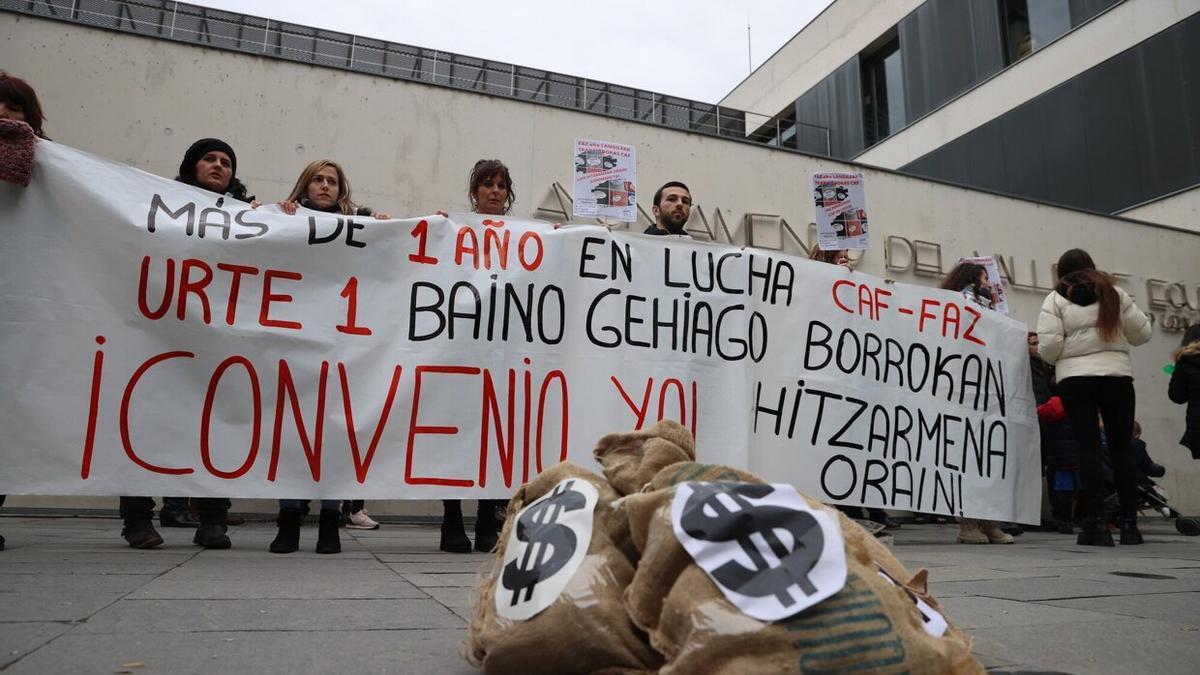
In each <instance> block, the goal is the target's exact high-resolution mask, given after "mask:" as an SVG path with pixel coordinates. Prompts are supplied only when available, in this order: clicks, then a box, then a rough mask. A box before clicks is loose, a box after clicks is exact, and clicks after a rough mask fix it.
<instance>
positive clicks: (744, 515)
mask: <svg viewBox="0 0 1200 675" xmlns="http://www.w3.org/2000/svg"><path fill="white" fill-rule="evenodd" d="M671 524H672V526H673V528H674V530H675V536H676V537H677V538H678V539H679V543H681V544H683V547H684V548H685V549H687V552H688V553H690V554H691V556H692V559H693V560H695V561H696V564H697V565H699V566H700V567H701V569H703V570H704V571H705V572H706V573H707V574H708V576H709V578H710V579H712V580H713V583H715V584H716V585H717V587H718V588H720V589H721V592H722V593H723V594H724V595H725V598H726V599H727V600H729V602H731V603H733V604H734V606H736V607H737V608H738V609H740V610H742V611H743V612H744V613H746V614H747V615H749V616H751V617H754V618H755V619H759V620H762V621H779V620H780V619H786V618H788V617H790V616H793V615H795V614H797V613H799V612H800V611H802V610H804V609H806V608H808V607H811V606H813V605H815V604H817V603H818V602H821V601H822V600H824V599H825V598H828V597H829V596H831V595H833V594H834V593H837V592H838V591H840V590H841V589H842V587H843V586H845V585H846V553H845V547H844V544H843V542H842V531H841V528H840V527H839V526H838V524H837V521H836V520H834V519H833V518H831V517H830V516H829V515H828V514H826V513H823V512H821V511H817V510H814V509H812V508H810V507H809V506H808V503H807V502H806V501H804V498H803V497H801V496H800V495H799V493H797V492H796V489H795V488H794V487H792V486H790V485H761V484H755V483H681V484H680V485H679V486H678V487H677V488H676V489H675V499H674V501H672V502H671Z"/></svg>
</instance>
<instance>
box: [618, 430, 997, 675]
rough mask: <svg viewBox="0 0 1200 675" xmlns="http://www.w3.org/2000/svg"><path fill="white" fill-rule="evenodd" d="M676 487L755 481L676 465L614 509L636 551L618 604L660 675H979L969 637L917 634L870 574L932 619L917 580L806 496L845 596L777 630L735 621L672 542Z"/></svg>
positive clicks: (901, 602)
mask: <svg viewBox="0 0 1200 675" xmlns="http://www.w3.org/2000/svg"><path fill="white" fill-rule="evenodd" d="M629 454H632V453H629ZM685 481H705V482H717V481H742V482H753V483H762V482H763V481H762V480H761V479H759V478H757V477H755V476H753V475H752V474H749V473H746V472H743V471H739V470H737V469H732V468H729V467H723V466H710V465H703V464H696V463H692V462H686V463H680V464H675V465H672V466H668V467H665V468H664V469H662V470H661V471H660V472H659V473H658V474H657V475H656V476H655V477H654V479H653V480H652V481H650V483H649V484H648V485H646V486H645V488H644V491H643V492H642V493H639V494H635V495H631V496H629V497H626V498H625V499H623V500H622V502H623V506H624V508H625V510H626V512H627V513H628V517H629V521H630V531H631V534H632V536H633V542H634V544H635V546H637V548H638V550H639V551H640V552H641V560H640V562H639V564H638V568H637V572H636V573H635V574H634V578H633V581H632V582H631V583H630V584H629V587H628V588H627V589H626V591H625V604H626V608H627V611H628V613H629V616H630V618H631V619H632V620H633V622H634V624H636V625H637V626H639V627H640V628H642V629H643V630H645V631H646V632H647V633H648V634H649V637H650V643H651V645H652V646H654V648H655V649H656V650H658V651H659V652H661V653H662V654H663V656H664V658H665V659H666V664H665V665H664V666H663V668H662V670H661V671H660V672H661V673H688V674H691V673H789V672H796V673H800V672H804V673H811V672H844V671H849V670H857V671H860V672H878V673H892V672H897V673H898V672H909V673H978V672H982V668H981V667H980V666H979V664H978V662H977V661H975V659H974V658H973V657H972V656H971V643H970V639H969V638H967V637H966V636H965V635H964V634H963V633H962V632H961V631H959V630H958V629H956V628H954V627H953V625H951V626H950V627H949V628H948V630H947V631H946V633H945V635H943V636H942V637H934V636H932V635H930V634H928V633H927V632H925V630H924V629H923V627H922V620H921V614H920V612H919V611H918V609H917V607H916V605H915V604H914V602H913V600H912V599H911V598H910V597H909V596H908V594H907V593H906V592H905V591H904V590H902V589H901V588H900V587H898V586H896V585H893V584H892V583H890V582H889V581H887V580H886V579H884V578H883V577H882V576H880V574H879V571H880V570H883V571H884V572H886V573H887V574H888V575H889V576H890V577H891V578H892V579H895V580H898V581H899V583H901V584H904V585H905V586H906V587H907V588H908V590H909V591H910V592H912V593H913V594H914V595H917V596H919V597H921V598H922V599H923V600H924V601H925V602H926V603H928V605H929V606H930V607H932V608H933V609H934V610H937V611H939V612H940V611H941V609H940V607H939V606H938V604H937V601H936V600H934V599H933V598H932V597H930V596H929V595H928V593H927V591H926V589H925V579H926V574H925V572H924V571H923V570H922V572H920V573H918V575H917V576H915V577H910V575H909V574H908V572H907V571H906V570H905V569H904V566H903V565H902V564H901V563H900V562H899V561H898V560H896V558H895V556H893V555H892V554H891V552H890V551H889V550H888V549H887V548H886V547H885V546H883V545H882V544H880V543H879V542H877V541H875V538H874V537H871V536H870V535H868V534H867V533H866V532H865V531H863V530H862V528H860V527H858V526H857V525H856V524H855V523H854V522H853V521H852V520H850V519H849V518H846V517H845V516H844V515H842V514H841V513H840V512H838V511H837V510H836V509H832V508H830V507H828V506H825V505H823V504H821V503H820V502H817V501H815V500H813V499H809V498H807V497H805V499H806V500H807V502H808V504H809V505H810V506H812V507H813V508H816V509H822V510H824V511H825V512H826V513H828V514H830V515H831V516H834V517H836V518H837V519H838V522H839V524H840V525H841V529H842V533H843V538H844V540H845V549H846V565H847V578H846V585H845V587H844V588H843V589H842V590H841V591H839V592H838V593H837V594H835V595H834V596H832V597H830V598H828V599H826V600H824V601H822V602H820V603H818V604H817V605H815V606H813V607H809V608H807V609H805V610H804V611H802V612H800V613H799V614H797V615H796V616H793V617H791V618H789V619H785V620H783V621H779V622H775V623H766V622H761V621H758V620H757V619H754V618H751V617H749V616H747V615H746V614H744V613H742V612H741V611H740V610H739V609H738V608H737V607H735V606H734V605H733V604H731V603H730V602H729V601H728V600H726V599H725V597H724V595H723V594H722V593H721V591H720V589H719V588H718V587H717V586H716V584H714V583H713V582H712V580H711V579H710V578H709V577H708V575H707V574H706V573H705V572H704V570H703V569H701V568H700V567H699V566H698V565H696V564H695V563H694V562H693V560H692V558H691V556H690V555H689V554H688V552H687V551H686V550H685V549H684V548H683V546H682V545H681V544H680V543H679V540H678V539H677V538H676V536H675V532H674V530H673V528H672V524H671V519H670V509H671V501H672V499H673V498H674V496H675V488H674V486H675V485H676V484H678V483H680V482H685ZM943 616H944V614H943Z"/></svg>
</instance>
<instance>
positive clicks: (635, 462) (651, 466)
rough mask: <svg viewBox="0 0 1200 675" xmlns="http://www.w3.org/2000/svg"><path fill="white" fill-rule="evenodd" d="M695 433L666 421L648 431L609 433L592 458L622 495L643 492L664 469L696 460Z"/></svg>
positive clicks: (675, 423) (593, 452) (601, 441)
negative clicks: (693, 438) (693, 434)
mask: <svg viewBox="0 0 1200 675" xmlns="http://www.w3.org/2000/svg"><path fill="white" fill-rule="evenodd" d="M694 445H695V444H694V442H693V440H692V434H691V432H690V431H688V430H687V429H686V428H684V427H683V425H681V424H679V423H678V422H672V421H670V420H663V421H661V422H659V423H658V424H655V425H654V426H653V427H650V428H649V429H647V430H645V431H631V432H628V433H622V434H609V435H607V436H605V437H604V438H601V439H600V442H599V443H597V444H596V448H595V450H593V451H592V455H594V456H595V458H596V461H597V462H600V466H602V467H604V477H605V478H607V479H608V482H609V483H610V484H611V485H612V487H613V489H614V490H616V491H617V493H618V494H622V495H630V494H633V493H635V492H640V491H641V489H642V487H643V486H644V485H646V483H649V482H650V481H651V480H652V479H653V478H654V476H655V475H657V474H658V472H659V471H660V470H662V469H663V467H666V466H669V465H671V464H675V463H677V462H690V461H692V460H694V459H696V450H695V448H694Z"/></svg>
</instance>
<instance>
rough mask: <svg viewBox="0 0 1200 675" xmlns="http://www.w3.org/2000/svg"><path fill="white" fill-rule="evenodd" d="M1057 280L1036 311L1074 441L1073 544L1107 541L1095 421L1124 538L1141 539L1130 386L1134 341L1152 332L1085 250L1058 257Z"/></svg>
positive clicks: (1041, 340)
mask: <svg viewBox="0 0 1200 675" xmlns="http://www.w3.org/2000/svg"><path fill="white" fill-rule="evenodd" d="M1058 277H1059V281H1058V286H1057V287H1056V288H1055V290H1054V291H1053V292H1051V293H1050V294H1049V295H1047V296H1046V300H1045V302H1043V303H1042V311H1041V314H1039V315H1038V352H1039V353H1040V354H1041V357H1042V359H1044V360H1045V361H1046V362H1047V363H1049V364H1052V365H1054V366H1055V367H1056V371H1057V372H1056V374H1057V378H1058V389H1059V392H1060V394H1061V396H1062V402H1063V407H1064V408H1065V409H1066V413H1067V419H1068V420H1069V421H1070V423H1071V428H1072V429H1073V430H1074V432H1075V439H1076V441H1077V443H1078V444H1079V453H1080V470H1081V471H1080V472H1081V474H1082V478H1083V486H1082V490H1081V492H1080V501H1081V504H1080V507H1081V509H1080V511H1081V512H1082V514H1083V523H1082V525H1083V530H1082V531H1081V532H1080V533H1079V539H1078V541H1077V543H1079V544H1081V545H1086V546H1112V545H1113V541H1112V536H1111V535H1110V534H1109V533H1108V528H1107V527H1106V524H1105V520H1104V507H1103V499H1104V474H1103V470H1102V466H1101V456H1100V453H1101V450H1100V424H1099V418H1103V419H1104V430H1105V432H1106V435H1107V440H1108V453H1109V460H1110V462H1111V464H1112V469H1113V474H1114V476H1115V478H1116V482H1117V494H1118V496H1119V497H1120V500H1121V543H1122V544H1140V543H1142V535H1141V533H1140V532H1139V531H1138V528H1137V486H1136V484H1135V482H1134V481H1135V473H1134V464H1133V454H1132V453H1131V451H1130V446H1129V443H1130V440H1131V438H1132V434H1133V417H1134V407H1135V406H1134V404H1135V401H1134V392H1133V365H1132V363H1131V362H1130V359H1129V349H1130V347H1131V346H1137V345H1140V344H1145V343H1146V342H1147V341H1148V340H1149V339H1150V332H1151V324H1150V319H1149V317H1147V316H1146V315H1145V314H1144V313H1143V312H1142V311H1141V310H1140V309H1138V307H1137V305H1136V304H1134V302H1133V298H1131V297H1129V294H1128V293H1126V292H1125V291H1123V290H1121V289H1120V288H1118V287H1117V286H1116V285H1115V284H1114V283H1113V281H1112V278H1111V277H1109V276H1108V275H1107V274H1104V273H1103V272H1100V271H1098V270H1097V269H1096V265H1095V263H1093V262H1092V257H1091V256H1089V255H1088V254H1087V252H1086V251H1083V250H1080V249H1077V248H1075V249H1071V250H1070V251H1067V252H1066V253H1064V254H1062V257H1060V258H1059V259H1058Z"/></svg>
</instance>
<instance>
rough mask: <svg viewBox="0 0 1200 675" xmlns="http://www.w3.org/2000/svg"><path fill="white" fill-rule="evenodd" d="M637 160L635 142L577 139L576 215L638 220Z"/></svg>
mask: <svg viewBox="0 0 1200 675" xmlns="http://www.w3.org/2000/svg"><path fill="white" fill-rule="evenodd" d="M636 160H637V157H636V154H635V151H634V148H633V146H632V145H622V144H620V143H609V142H607V141H589V140H586V139H582V138H577V139H575V198H574V201H575V204H574V208H573V209H572V210H573V212H574V215H576V216H582V217H585V218H610V219H613V220H619V221H622V222H626V223H632V222H634V221H636V220H637V194H636V192H635V187H634V186H635V185H636V183H637V179H636V177H635V175H634V167H635V166H636V164H637V161H636Z"/></svg>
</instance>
